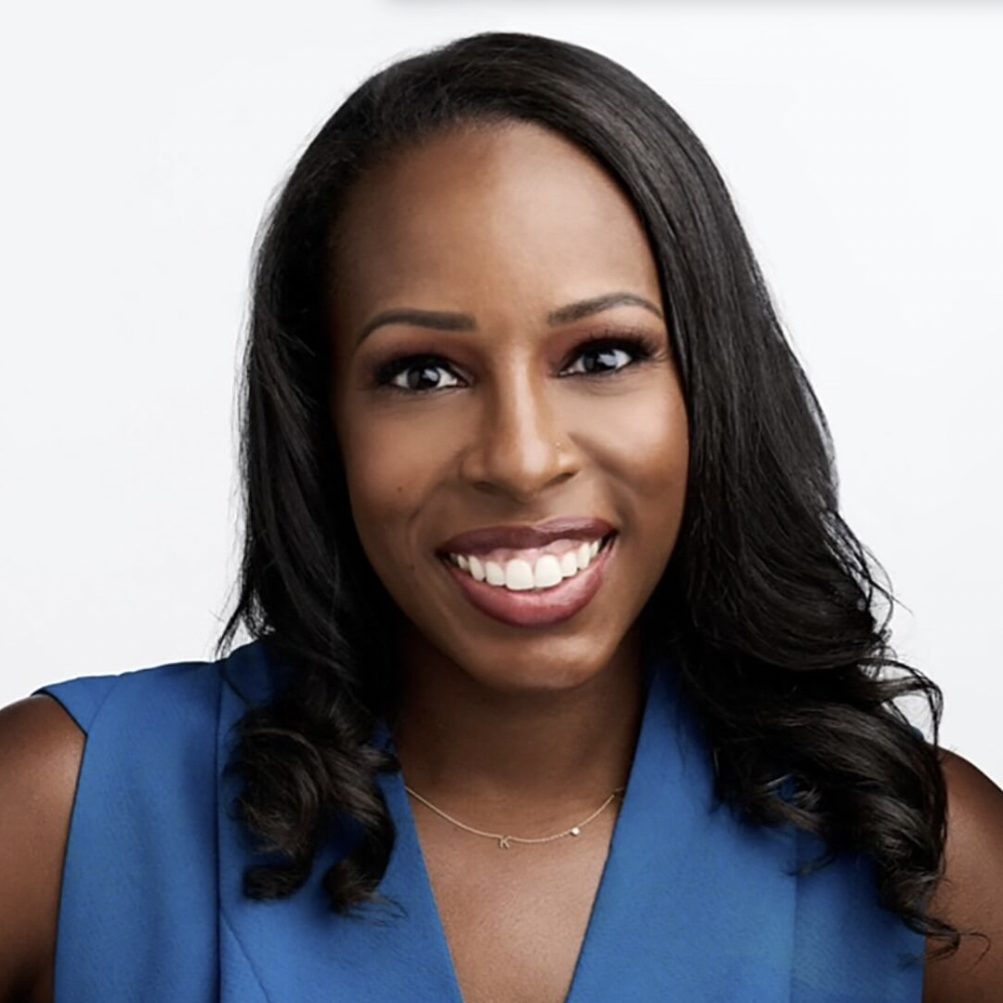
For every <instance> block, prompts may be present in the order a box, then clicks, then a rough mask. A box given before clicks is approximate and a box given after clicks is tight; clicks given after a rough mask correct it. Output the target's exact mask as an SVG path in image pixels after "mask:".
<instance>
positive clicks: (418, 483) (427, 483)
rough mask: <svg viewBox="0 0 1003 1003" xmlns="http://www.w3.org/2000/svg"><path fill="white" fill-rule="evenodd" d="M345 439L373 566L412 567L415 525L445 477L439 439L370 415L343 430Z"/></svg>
mask: <svg viewBox="0 0 1003 1003" xmlns="http://www.w3.org/2000/svg"><path fill="white" fill-rule="evenodd" d="M340 438H341V449H342V457H343V461H344V464H345V477H346V481H347V485H348V493H349V499H350V502H351V506H352V515H353V518H354V520H355V525H356V528H357V530H358V533H359V539H360V540H361V542H362V545H363V548H364V549H365V551H366V553H367V555H368V557H369V559H370V562H371V563H372V564H373V566H374V567H375V568H376V569H377V571H380V570H381V569H383V568H386V567H387V566H388V565H395V566H397V565H399V564H401V563H403V562H407V563H411V558H412V549H413V547H412V545H411V542H410V527H411V526H412V524H413V522H414V520H415V518H416V517H418V515H419V514H420V513H421V511H422V509H423V506H424V505H425V503H426V501H427V498H428V496H429V493H430V492H431V491H432V489H433V486H434V484H435V483H436V480H437V478H439V477H440V476H441V470H440V469H439V468H440V467H441V462H440V460H439V458H438V457H436V456H435V455H434V453H433V450H434V446H435V440H434V439H430V438H429V437H427V436H423V435H416V434H414V429H413V423H411V424H410V425H409V423H407V422H401V421H399V420H397V421H395V420H390V419H387V418H386V417H381V416H378V415H374V414H372V413H371V412H370V413H369V414H367V416H366V418H365V419H364V420H360V421H357V422H353V423H351V424H350V425H349V426H348V427H343V429H342V434H341V436H340Z"/></svg>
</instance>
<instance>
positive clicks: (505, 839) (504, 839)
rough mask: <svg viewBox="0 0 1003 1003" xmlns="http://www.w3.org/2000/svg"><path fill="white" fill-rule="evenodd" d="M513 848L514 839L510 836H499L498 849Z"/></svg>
mask: <svg viewBox="0 0 1003 1003" xmlns="http://www.w3.org/2000/svg"><path fill="white" fill-rule="evenodd" d="M511 848H512V840H511V837H509V836H499V837H498V849H499V850H509V849H511Z"/></svg>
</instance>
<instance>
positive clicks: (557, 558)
mask: <svg viewBox="0 0 1003 1003" xmlns="http://www.w3.org/2000/svg"><path fill="white" fill-rule="evenodd" d="M616 538H617V534H616V533H610V534H608V535H607V536H605V537H602V538H601V539H595V540H591V541H580V540H570V539H568V540H555V541H553V542H551V543H549V544H547V545H546V546H545V547H543V548H539V549H534V550H523V551H518V550H509V551H507V552H506V551H496V552H492V553H490V554H481V555H474V554H470V555H465V554H459V553H452V552H450V553H447V554H445V555H443V556H442V558H441V562H442V564H443V566H444V567H445V569H446V570H447V572H448V573H449V575H450V577H451V578H452V579H453V581H454V582H455V583H456V584H457V585H458V586H459V588H460V591H461V592H462V594H463V595H464V596H465V597H466V599H467V600H468V601H469V602H470V603H471V604H472V605H473V606H475V607H476V608H477V609H478V610H480V611H481V612H482V613H484V614H486V615H487V616H490V617H491V618H492V619H494V620H498V621H500V622H502V623H506V624H509V625H510V626H518V627H543V626H551V625H553V624H557V623H561V622H562V621H564V620H568V619H570V618H571V617H573V616H575V615H576V614H577V613H579V612H581V611H582V610H583V609H584V608H585V607H586V606H587V605H588V604H589V603H590V602H591V601H592V599H593V598H594V597H595V595H596V593H597V592H598V591H599V588H600V586H601V585H602V582H603V579H604V575H605V573H606V570H607V568H608V566H609V563H610V561H611V560H612V557H613V555H614V552H615V550H616V546H615V544H616ZM572 562H573V565H574V569H573V570H572ZM464 565H465V566H464Z"/></svg>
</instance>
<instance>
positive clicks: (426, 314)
mask: <svg viewBox="0 0 1003 1003" xmlns="http://www.w3.org/2000/svg"><path fill="white" fill-rule="evenodd" d="M337 238H338V239H337V242H336V248H335V251H334V253H333V256H332V274H331V290H332V292H331V323H332V331H331V336H332V339H333V342H332V351H333V356H332V358H333V378H332V384H331V417H332V420H333V422H334V428H335V431H336V434H337V439H338V443H339V445H340V449H341V451H342V459H343V462H344V466H345V472H346V478H347V484H348V490H349V495H350V500H351V508H352V513H353V516H354V519H355V523H356V527H357V530H358V534H359V538H360V540H361V543H362V546H363V548H364V550H365V552H366V554H367V555H368V557H369V560H370V562H371V563H372V566H373V569H374V571H375V572H376V574H377V576H378V577H379V578H380V580H381V581H382V583H383V585H384V587H385V588H386V590H387V591H388V592H389V593H390V595H391V596H392V597H393V599H394V601H395V602H396V604H397V605H398V606H399V608H400V610H401V611H402V613H403V614H404V618H405V622H406V626H405V637H403V638H402V642H403V643H402V645H401V649H400V650H401V655H402V657H403V658H404V660H405V662H406V663H408V664H410V665H411V666H412V667H414V665H418V664H421V661H422V659H427V658H433V659H437V660H439V661H440V663H441V664H447V665H449V666H451V667H452V668H454V669H455V670H457V671H460V672H462V673H465V674H467V676H468V677H473V679H474V680H476V681H477V682H478V683H480V684H482V685H484V686H487V687H490V688H493V689H495V690H502V691H506V692H510V693H511V692H519V691H530V690H534V689H536V690H555V689H559V688H562V687H573V686H576V685H578V684H581V683H583V682H586V681H587V680H588V679H589V678H591V677H592V676H594V675H595V674H597V673H599V672H601V671H602V670H603V669H604V668H605V667H606V666H608V665H610V664H611V663H612V662H613V660H614V658H615V656H616V655H617V653H618V651H619V652H621V653H622V652H623V651H624V650H625V649H624V647H623V646H624V645H626V644H627V643H628V642H629V640H630V639H634V640H636V637H635V636H634V632H633V631H632V630H631V628H632V627H633V626H634V624H635V620H636V618H637V616H638V614H639V613H640V612H641V609H642V607H643V606H644V604H645V601H646V600H647V599H648V597H649V595H650V594H651V592H652V590H653V589H654V587H655V585H656V584H657V582H658V580H659V578H660V577H661V575H662V573H663V571H664V569H665V566H666V563H667V561H668V559H669V556H670V554H671V553H672V550H673V547H674V545H675V542H676V538H677V534H678V530H679V524H680V520H681V516H682V510H683V498H684V493H685V487H686V476H687V458H688V436H687V425H686V412H685V405H684V401H683V396H682V392H681V389H680V383H679V379H678V376H677V373H676V371H675V367H674V365H673V361H672V358H671V353H670V347H669V340H668V332H667V328H666V322H665V320H664V319H663V318H664V317H665V307H664V304H663V302H662V298H661V293H660V289H659V282H658V275H657V271H656V265H655V261H654V259H653V257H652V254H651V250H650V248H649V246H648V243H647V240H646V238H645V234H644V231H643V228H642V226H641V224H640V222H639V221H638V219H637V217H636V216H635V214H634V212H633V209H632V207H631V205H630V203H629V202H628V201H627V199H626V198H625V196H624V195H623V194H622V193H621V192H620V190H619V189H618V187H617V186H616V184H615V183H614V182H613V181H612V180H611V179H610V178H609V177H608V176H607V175H606V173H605V172H604V171H603V170H602V169H601V168H600V167H599V166H597V165H596V164H595V163H594V162H593V161H592V160H591V159H590V158H589V157H588V156H587V155H586V154H584V153H583V152H582V151H580V150H579V149H578V148H577V147H576V146H574V145H572V144H570V143H569V142H567V141H566V140H564V139H563V138H561V137H559V136H557V135H555V134H553V133H551V132H549V131H547V130H545V129H543V128H541V127H538V126H535V125H531V124H526V123H513V124H510V125H504V126H497V125H496V126H493V127H491V128H484V127H482V128H480V129H465V130H455V131H451V132H449V133H446V134H443V135H440V136H438V137H436V138H434V139H432V140H430V141H428V142H426V143H424V144H421V145H420V146H418V147H415V148H412V149H409V150H408V151H406V152H404V153H401V154H400V155H398V156H396V157H394V158H392V159H391V160H390V161H389V162H387V163H385V164H383V165H381V166H379V167H377V168H374V169H373V170H371V171H369V172H368V173H367V174H365V175H364V176H363V178H362V179H361V180H360V181H359V182H358V183H357V184H356V186H355V187H354V188H353V190H352V192H351V194H350V196H349V199H348V202H347V205H346V207H345V209H344V212H343V213H342V215H341V217H340V219H339V223H338V229H337ZM596 338H600V339H601V340H599V341H594V340H593V339H596ZM534 530H542V531H543V532H542V533H541V534H534V532H533V531H534ZM468 534H471V535H468ZM600 542H601V549H599V551H598V553H597V554H596V556H594V557H593V556H592V552H593V551H595V550H596V545H598V544H599V543H600Z"/></svg>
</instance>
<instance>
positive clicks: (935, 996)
mask: <svg viewBox="0 0 1003 1003" xmlns="http://www.w3.org/2000/svg"><path fill="white" fill-rule="evenodd" d="M245 394H246V396H245V401H244V405H245V410H244V419H245V422H244V436H243V451H242V469H243V473H244V478H245V488H246V504H247V527H246V537H245V549H244V560H243V567H242V581H241V592H240V598H239V601H238V603H237V608H236V610H235V612H234V613H233V616H232V617H231V619H230V621H229V623H228V625H227V628H226V630H225V632H224V634H223V637H222V638H221V640H220V646H219V650H218V655H219V656H220V657H219V658H218V660H217V661H214V662H210V663H203V662H196V663H184V664H173V665H167V666H159V667H156V668H151V669H147V670H144V671H140V672H133V673H126V674H122V675H119V676H107V677H100V678H85V679H79V680H71V681H68V682H65V683H60V684H55V685H53V686H50V687H46V689H45V691H44V692H42V693H39V694H37V695H34V696H32V697H31V698H29V699H27V700H25V701H22V702H21V703H20V704H17V705H14V706H13V707H11V708H8V709H7V710H6V711H5V712H4V717H3V726H2V729H0V751H2V755H0V763H2V767H0V795H2V803H3V805H4V806H5V807H4V822H3V826H4V834H3V835H4V845H5V855H4V858H3V861H2V863H0V890H2V894H0V923H2V924H3V926H2V932H3V933H4V935H5V936H4V939H3V943H4V945H5V946H4V948H3V962H2V967H0V985H2V987H3V993H4V998H5V999H21V998H23V999H29V1000H32V1001H40V1000H50V999H53V998H55V999H56V1000H59V1001H60V1003H62V1001H71V1000H81V1001H92V1000H102V1001H108V1000H135V999H143V1000H144V1001H161V1000H163V1001H167V1000H186V1001H198V1000H213V999H221V1000H224V1001H227V1003H237V1001H240V1003H244V1001H252V1000H254V1001H258V1000H281V999H296V1000H305V1001H312V1000H318V1001H319V1000H327V1001H331V1000H360V999H373V1000H408V1001H416V1000H460V999H461V998H462V999H464V1000H466V1001H468V1003H471V1001H482V1000H534V1001H559V1000H564V999H568V1000H571V1001H572V1003H584V1001H591V1000H661V999H686V1000H756V1001H765V1000H781V999H783V1000H801V1001H835V1000H843V1001H845V1000H860V1001H863V1000H876V999H881V1000H884V1001H893V1000H894V1001H899V1000H901V1001H906V1000H916V1001H918V1000H920V999H924V1000H928V1001H929V1000H934V1001H948V1000H949V1001H953V1003H957V1001H965V1000H976V999H978V1000H987V999H1000V998H1003V995H1001V991H1000V988H999V987H1000V986H1003V957H1001V954H1003V950H1001V948H999V947H998V946H997V947H995V950H990V951H989V953H988V954H985V955H984V956H982V957H980V955H981V954H982V953H983V950H984V946H985V941H986V940H987V937H986V935H987V934H988V935H990V936H991V935H992V934H994V933H997V934H998V933H999V932H1000V931H1001V929H1003V906H1001V901H1003V895H999V894H998V892H999V889H1000V886H1001V882H1003V860H1001V858H1003V831H1001V830H1003V793H1001V792H1000V791H999V790H998V789H997V788H996V787H995V786H994V785H993V784H992V783H991V782H990V781H989V780H988V779H987V778H985V777H984V776H983V775H982V774H981V773H979V771H978V770H977V769H976V768H975V767H974V766H972V765H971V764H969V763H967V762H966V761H965V760H963V759H962V758H960V757H958V756H953V755H950V754H948V753H946V752H944V751H942V750H940V749H938V747H937V744H936V739H937V728H938V725H939V716H940V691H939V690H938V688H937V687H936V686H935V685H934V684H933V683H932V682H930V681H929V680H927V679H926V678H925V677H924V676H923V675H922V674H921V673H919V672H917V671H915V670H912V669H909V668H908V667H906V666H903V665H901V664H900V663H898V662H896V661H895V660H894V658H893V655H892V652H891V650H890V647H889V642H888V632H887V630H886V621H879V620H878V619H877V618H876V614H875V607H876V605H877V600H879V599H882V598H884V599H887V598H890V597H889V596H888V593H887V591H886V590H885V589H884V588H882V586H881V585H879V584H878V583H877V582H876V581H875V580H874V577H872V567H871V564H870V563H869V561H868V558H867V555H866V552H865V551H864V549H863V548H862V547H861V545H860V544H859V543H858V542H857V541H856V539H855V537H854V536H853V535H852V533H851V532H850V530H849V529H848V528H847V527H846V525H845V524H844V523H843V522H842V520H841V519H840V517H839V514H838V509H837V502H836V492H835V477H834V472H833V469H832V462H831V452H830V449H829V441H828V437H827V431H826V427H825V423H824V420H823V418H822V415H821V413H820V411H819V409H818V406H817V402H816V401H815V398H814V396H813V395H812V392H811V390H810V388H809V387H808V385H807V383H806V381H805V377H804V375H803V373H802V372H801V370H800V368H799V367H798V365H797V363H796V361H795V360H794V358H793V355H792V354H791V352H790V349H789V348H788V346H787V344H786V343H785V340H784V338H783V336H782V334H781V331H780V329H779V326H778V324H777V321H776V319H775V317H774V314H773V311H772V309H771V306H770V303H769V300H768V297H767V294H766V292H765V289H764V285H763V283H762V280H761V277H760V275H759V272H758V270H757V267H756V264H755V262H754V260H753V257H752V255H751V252H750V250H749V247H748V245H747V243H746V241H745V238H744V236H743V234H742V230H741V228H740V225H739V223H738V221H737V220H736V218H735V215H734V211H733V209H732V206H731V203H730V201H729V199H728V196H727V194H726V191H725V189H724V186H723V184H722V181H721V179H720V178H719V176H718V174H717V172H716V171H715V169H714V167H713V165H712V164H711V162H710V160H709V159H708V157H707V154H706V153H705V152H704V150H703V149H702V147H701V146H700V144H699V142H698V141H697V140H696V139H695V137H694V136H693V135H692V134H691V133H690V132H689V130H688V129H687V128H686V126H685V125H684V124H683V123H682V122H681V121H680V119H679V118H678V116H677V115H675V113H674V112H673V111H672V110H671V109H670V108H669V107H668V106H667V105H666V104H665V103H664V101H663V100H662V99H661V98H659V97H658V96H657V95H655V94H654V93H653V92H652V91H651V90H650V89H648V88H647V87H646V86H645V85H644V84H642V83H641V82H640V81H638V80H637V79H636V78H635V77H634V76H632V75H631V74H630V73H628V72H627V71H626V70H625V69H623V68H622V67H619V66H617V65H616V64H614V63H612V62H610V61H609V60H607V59H605V58H603V57H601V56H599V55H597V54H595V53H593V52H589V51H587V50H585V49H582V48H579V47H576V46H572V45H568V44H564V43H560V42H556V41H553V40H549V39H544V38H539V37H533V36H527V35H515V34H485V35H480V36H474V37H471V38H466V39H461V40H459V41H457V42H454V43H452V44H451V45H448V46H445V47H443V48H441V49H439V50H436V51H432V52H429V53H426V54H423V55H419V56H417V57H414V58H412V59H407V60H404V61H402V62H400V63H397V64H395V65H393V66H391V67H389V68H388V69H386V70H384V71H383V72H381V73H379V74H377V75H376V76H375V77H373V78H372V79H370V80H369V81H367V82H366V83H364V84H363V85H362V86H361V87H360V88H359V89H358V90H357V91H356V92H355V93H354V94H353V95H352V96H351V97H350V98H349V99H348V100H347V101H346V102H345V103H344V105H343V106H342V107H341V108H340V109H339V110H338V111H337V112H336V114H335V115H334V116H333V117H332V119H331V120H330V121H329V122H328V123H327V124H326V125H325V126H324V128H323V129H322V130H321V132H320V133H319V134H318V136H317V137H316V139H315V140H314V141H313V143H312V144H311V145H310V147H309V148H308V149H307V151H306V152H305V153H304V155H303V156H302V158H301V159H300V161H299V163H298V165H297V166H296V168H295V170H294V171H293V173H292V175H291V177H290V179H289V180H288V182H287V184H286V186H285V188H284V190H283V191H282V193H281V196H280V197H279V199H278V202H277V204H276V206H275V208H274V210H273V212H272V215H271V218H270V221H269V225H268V228H267V230H266V232H265V234H264V239H263V241H262V244H261V246H260V248H259V254H258V266H257V272H256V285H255V294H254V305H253V318H252V325H251V337H250V341H249V346H248V353H247V369H246V380H245ZM240 625H244V626H246V627H247V628H248V629H249V631H250V633H251V635H252V637H253V638H254V639H255V640H254V641H253V642H252V643H250V644H245V645H243V646H240V647H237V648H236V649H234V650H232V651H231V650H230V645H231V644H232V642H233V639H234V636H235V632H236V630H237V628H238V627H239V626H240ZM227 651H229V654H226V652H227ZM887 669H893V670H896V674H895V675H890V674H888V673H887V672H886V671H882V670H887ZM907 694H918V695H920V696H922V697H924V698H925V699H926V701H927V703H928V706H929V708H930V711H931V714H932V718H933V731H934V736H933V737H934V741H933V743H932V744H927V743H926V742H925V741H924V740H923V738H922V736H921V735H920V734H919V733H918V732H917V731H915V730H914V729H912V728H911V727H910V726H909V724H908V723H907V721H906V719H905V718H904V716H903V715H902V713H901V712H900V711H899V710H898V709H897V708H896V707H895V705H894V704H893V703H892V701H893V700H894V699H896V698H898V697H900V696H904V695H907ZM53 697H54V698H55V699H53ZM85 736H86V740H85ZM71 821H72V825H71V824H70V823H71ZM945 837H946V838H945ZM64 860H65V866H64V865H63V861H64ZM61 873H62V878H61V879H60V874H61ZM57 910H58V912H57ZM972 931H977V932H974V933H973V932H972ZM962 934H964V935H965V936H962ZM979 935H982V938H981V940H980V939H979ZM994 946H995V945H994ZM925 949H928V950H927V956H926V957H925V958H924V950H925ZM938 952H939V953H941V954H944V955H945V957H936V955H937V954H938ZM976 962H977V963H976Z"/></svg>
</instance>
